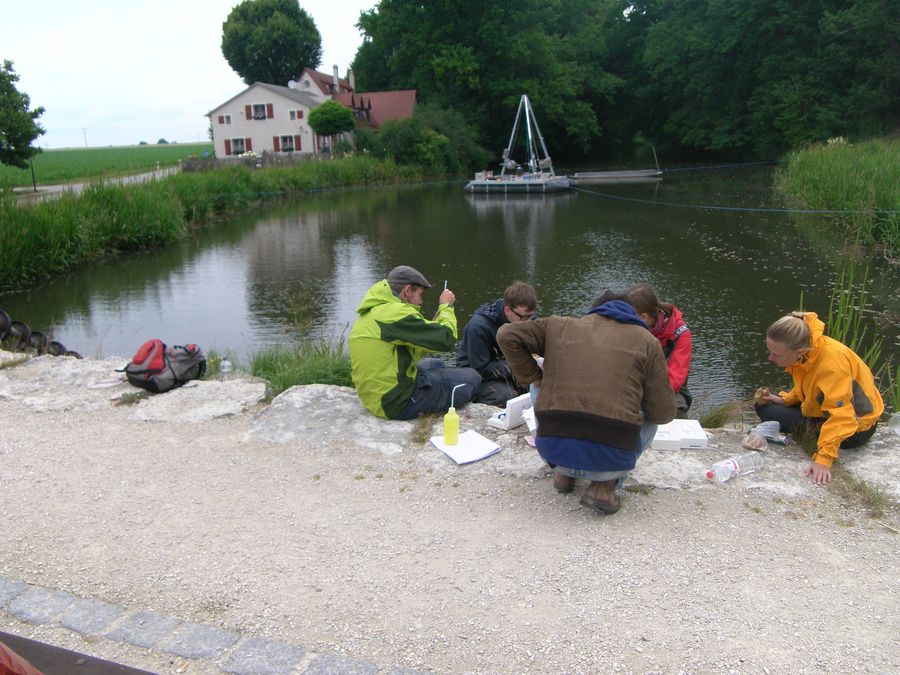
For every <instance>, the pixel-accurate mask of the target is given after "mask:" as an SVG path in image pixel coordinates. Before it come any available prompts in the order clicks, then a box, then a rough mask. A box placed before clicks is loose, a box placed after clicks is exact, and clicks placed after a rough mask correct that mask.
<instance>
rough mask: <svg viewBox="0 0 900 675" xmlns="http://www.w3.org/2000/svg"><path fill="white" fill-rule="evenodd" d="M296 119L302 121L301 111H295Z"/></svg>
mask: <svg viewBox="0 0 900 675" xmlns="http://www.w3.org/2000/svg"><path fill="white" fill-rule="evenodd" d="M297 119H298V120H302V119H303V111H302V110H298V111H297Z"/></svg>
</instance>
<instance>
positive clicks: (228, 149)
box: [225, 138, 231, 155]
mask: <svg viewBox="0 0 900 675" xmlns="http://www.w3.org/2000/svg"><path fill="white" fill-rule="evenodd" d="M225 154H226V155H230V154H231V139H230V138H226V139H225Z"/></svg>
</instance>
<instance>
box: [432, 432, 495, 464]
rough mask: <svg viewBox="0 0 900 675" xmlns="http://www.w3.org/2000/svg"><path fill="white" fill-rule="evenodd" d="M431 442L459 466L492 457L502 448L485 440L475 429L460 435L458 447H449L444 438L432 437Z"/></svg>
mask: <svg viewBox="0 0 900 675" xmlns="http://www.w3.org/2000/svg"><path fill="white" fill-rule="evenodd" d="M431 442H432V443H433V444H434V446H435V447H436V448H437V449H438V450H440V451H441V452H443V453H444V454H446V455H447V456H448V457H449V458H450V459H452V460H453V461H454V462H456V463H457V464H468V463H469V462H477V461H478V460H479V459H484V458H485V457H490V456H491V455H493V454H494V453H497V452H500V446H499V445H497V444H496V443H494V441H492V440H491V439H490V438H485V437H484V436H482V435H481V434H479V433H478V432H477V431H475V430H474V429H469V430H468V431H465V432H463V433H461V434H460V435H459V443H457V444H456V445H447V444H446V443H444V437H443V436H432V437H431Z"/></svg>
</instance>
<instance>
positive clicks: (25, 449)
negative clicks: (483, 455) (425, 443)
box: [0, 400, 900, 673]
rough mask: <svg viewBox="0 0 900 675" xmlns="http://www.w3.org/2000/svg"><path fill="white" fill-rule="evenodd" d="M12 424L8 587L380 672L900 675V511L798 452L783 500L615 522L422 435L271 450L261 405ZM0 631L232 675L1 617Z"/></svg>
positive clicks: (5, 533) (734, 493)
mask: <svg viewBox="0 0 900 675" xmlns="http://www.w3.org/2000/svg"><path fill="white" fill-rule="evenodd" d="M338 424H340V422H338ZM0 429H2V430H3V431H2V439H0V489H2V505H3V509H2V510H3V516H2V535H0V536H2V546H0V575H3V576H6V577H8V578H10V579H16V580H21V581H27V582H30V583H34V584H38V585H40V586H44V587H47V588H52V589H59V590H64V591H68V592H70V593H73V594H76V595H78V596H81V597H85V598H95V599H98V600H102V601H105V602H108V603H112V604H114V605H118V606H121V607H125V608H128V609H140V610H152V611H154V612H158V613H160V614H166V615H171V616H175V617H178V618H180V619H183V620H185V621H191V622H198V623H203V624H210V625H213V626H218V627H221V628H225V629H228V630H232V631H235V632H238V633H240V634H242V635H253V636H260V637H263V638H268V639H272V640H279V641H283V642H287V643H290V644H296V645H300V646H302V647H304V648H305V649H306V650H307V652H310V653H317V654H334V655H347V656H351V657H354V658H359V659H363V660H365V661H368V662H371V663H373V664H376V665H378V666H379V667H381V668H385V669H389V668H407V669H419V670H436V671H439V672H469V671H474V672H503V673H507V672H508V673H514V672H584V673H588V672H664V673H670V672H692V673H699V672H723V671H734V672H791V673H801V672H813V671H830V672H878V673H886V672H898V671H900V621H898V616H900V606H898V600H897V598H898V597H900V593H898V590H900V589H898V586H900V577H898V574H897V568H898V548H897V529H898V525H897V519H896V512H895V511H892V512H890V513H888V514H887V515H886V516H884V517H882V518H881V519H880V520H876V519H873V518H870V517H868V516H867V515H866V514H865V513H864V512H863V511H862V509H861V507H859V506H858V505H855V504H854V503H850V502H847V501H845V500H844V499H842V498H841V497H839V496H838V495H837V493H836V491H834V490H831V489H822V488H815V487H812V486H810V485H809V484H808V481H807V480H806V479H803V478H802V476H801V475H800V466H799V463H796V462H794V464H796V467H795V468H792V469H789V471H790V473H791V475H789V476H787V477H786V478H785V480H786V481H788V482H789V483H791V485H793V486H794V489H793V490H792V491H787V492H783V493H782V494H778V493H777V492H772V491H768V490H762V489H756V488H753V487H751V486H750V484H749V483H747V482H743V483H742V481H741V479H735V480H733V481H730V482H729V483H726V484H725V485H722V486H715V485H705V484H700V485H698V486H696V488H695V489H690V490H662V489H644V488H640V487H639V488H638V489H637V490H636V491H630V492H626V493H625V497H624V500H623V508H622V510H621V511H620V512H619V513H618V514H616V515H614V516H610V517H601V516H597V515H596V514H594V513H592V512H589V511H588V510H586V509H584V508H583V507H581V506H579V504H578V495H579V493H580V492H581V486H579V487H578V488H576V491H575V492H574V493H572V494H571V495H558V494H556V493H555V492H554V491H553V489H552V485H551V480H550V479H549V477H548V475H549V474H548V475H547V476H542V477H540V478H527V477H526V478H523V477H522V476H516V475H511V474H508V473H503V472H499V471H496V470H492V469H491V466H492V465H491V464H490V462H491V459H488V460H485V461H484V462H481V463H479V464H477V465H469V466H463V467H456V466H454V465H452V464H450V463H449V462H447V461H445V460H444V458H443V457H442V456H440V455H437V453H436V451H434V449H433V448H426V447H422V446H418V447H415V448H407V449H406V450H404V451H403V452H401V453H398V454H394V455H385V454H381V453H378V452H375V451H372V450H367V449H365V448H361V447H358V446H354V445H353V444H352V443H347V444H333V443H325V442H317V441H316V440H310V441H309V442H308V443H299V444H298V443H289V444H271V443H264V442H262V441H260V440H259V439H258V437H256V436H255V435H253V434H251V433H250V415H236V416H233V417H229V418H225V419H218V420H214V421H211V422H208V423H203V424H187V423H153V422H139V421H135V419H134V417H133V416H132V415H130V413H129V411H128V409H127V408H121V407H110V408H109V409H108V410H100V411H90V412H72V411H69V412H65V411H63V412H35V411H34V410H32V409H30V408H28V407H25V406H24V405H21V404H20V403H17V402H16V401H12V400H0ZM521 452H523V453H525V452H531V453H533V451H532V450H528V449H527V448H525V447H524V445H523V447H522V450H521ZM501 454H503V453H501ZM436 455H437V456H436ZM498 457H499V456H498ZM792 466H793V465H792ZM798 486H799V487H798ZM789 493H790V494H789ZM0 630H7V631H11V632H15V633H18V634H20V635H24V636H26V637H32V638H36V639H40V640H45V641H50V642H53V643H55V644H59V645H61V646H64V647H67V648H70V649H76V650H79V651H83V652H88V653H91V654H94V655H96V656H99V657H101V658H107V659H112V660H116V661H119V662H122V663H126V664H128V665H132V666H135V667H140V668H145V669H148V670H152V671H155V672H164V673H168V672H188V673H217V672H219V668H218V666H217V665H216V664H215V663H212V662H204V661H203V660H195V661H186V660H182V659H180V658H178V657H173V656H171V655H169V654H164V653H162V652H158V651H153V650H146V649H141V648H137V647H134V646H130V645H124V644H120V643H117V642H113V641H111V640H107V639H104V638H84V637H83V636H81V635H79V634H76V633H72V632H70V631H68V630H66V629H63V628H60V627H59V626H55V627H53V626H37V625H32V624H28V623H24V622H22V621H20V620H18V619H16V618H15V617H13V616H11V615H9V614H7V613H4V612H3V611H0Z"/></svg>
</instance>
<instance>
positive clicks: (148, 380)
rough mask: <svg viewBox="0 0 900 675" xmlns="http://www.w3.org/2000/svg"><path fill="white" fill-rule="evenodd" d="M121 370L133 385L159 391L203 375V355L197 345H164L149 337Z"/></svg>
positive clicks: (160, 341) (204, 365) (204, 359)
mask: <svg viewBox="0 0 900 675" xmlns="http://www.w3.org/2000/svg"><path fill="white" fill-rule="evenodd" d="M123 370H124V372H125V376H126V377H127V378H128V381H129V382H131V384H133V385H134V386H136V387H141V388H142V389H148V390H149V391H152V392H155V393H162V392H164V391H169V390H170V389H174V388H175V387H180V386H181V385H183V384H184V383H185V382H187V381H189V380H195V379H197V378H198V377H203V374H204V373H205V372H206V357H205V356H204V355H203V350H202V349H200V347H199V346H197V345H194V344H190V345H184V346H182V345H173V346H172V347H166V345H165V343H164V342H163V341H162V340H157V339H153V340H147V341H146V342H145V343H144V344H142V345H141V346H140V348H139V349H138V350H137V352H135V354H134V358H133V359H131V362H130V363H129V364H128V365H127V366H125V368H124V369H123Z"/></svg>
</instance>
